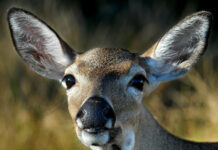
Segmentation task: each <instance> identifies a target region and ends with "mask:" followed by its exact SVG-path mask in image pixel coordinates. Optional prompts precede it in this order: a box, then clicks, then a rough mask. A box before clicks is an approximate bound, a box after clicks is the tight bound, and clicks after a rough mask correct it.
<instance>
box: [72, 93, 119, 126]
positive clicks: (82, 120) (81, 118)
mask: <svg viewBox="0 0 218 150" xmlns="http://www.w3.org/2000/svg"><path fill="white" fill-rule="evenodd" d="M115 120H116V117H115V113H114V111H113V109H112V108H111V106H110V105H109V104H108V103H107V101H106V100H105V99H104V98H101V97H91V98H89V99H88V100H87V101H86V102H85V103H84V104H83V105H82V107H81V108H80V110H79V111H78V113H77V115H76V122H77V125H78V126H79V127H80V128H82V129H105V128H112V127H113V126H114V123H115Z"/></svg>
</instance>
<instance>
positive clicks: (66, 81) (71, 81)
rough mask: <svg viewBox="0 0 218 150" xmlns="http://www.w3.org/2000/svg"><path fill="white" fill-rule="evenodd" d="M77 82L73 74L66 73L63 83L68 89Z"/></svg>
mask: <svg viewBox="0 0 218 150" xmlns="http://www.w3.org/2000/svg"><path fill="white" fill-rule="evenodd" d="M75 83H76V79H75V78H74V76H73V75H70V74H68V75H65V76H64V78H63V79H62V85H63V86H64V87H65V88H66V89H70V88H71V87H72V86H73V85H74V84H75Z"/></svg>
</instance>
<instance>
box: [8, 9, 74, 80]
mask: <svg viewBox="0 0 218 150" xmlns="http://www.w3.org/2000/svg"><path fill="white" fill-rule="evenodd" d="M8 23H9V28H10V31H11V36H12V38H13V41H14V45H15V48H16V50H17V52H18V53H19V55H20V56H21V57H22V58H23V60H24V61H25V62H26V63H27V64H28V65H29V66H30V67H31V68H32V69H33V70H34V71H36V72H37V73H38V74H40V75H42V76H45V77H47V78H51V79H57V80H60V79H61V77H62V76H63V75H64V70H65V68H66V67H67V66H68V65H70V64H71V63H72V62H73V60H74V58H75V56H76V53H75V52H74V51H73V50H72V49H71V48H70V47H69V46H68V45H67V44H66V43H65V42H64V41H63V40H62V39H61V38H60V37H59V36H58V35H57V34H56V33H55V32H54V30H53V29H51V27H49V26H48V25H47V24H45V23H44V22H43V21H41V20H40V19H38V18H37V17H36V16H35V15H33V14H31V13H30V12H27V11H25V10H22V9H18V8H12V9H10V10H9V12H8Z"/></svg>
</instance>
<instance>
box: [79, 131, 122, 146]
mask: <svg viewBox="0 0 218 150" xmlns="http://www.w3.org/2000/svg"><path fill="white" fill-rule="evenodd" d="M120 133H121V129H120V128H111V129H95V128H91V129H80V128H76V134H77V136H78V138H79V139H80V141H81V142H82V143H83V144H84V145H86V146H88V147H98V148H100V147H105V146H106V145H107V144H111V143H113V142H114V140H115V139H116V137H117V136H118V135H119V134H120Z"/></svg>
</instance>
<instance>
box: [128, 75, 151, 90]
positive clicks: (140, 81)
mask: <svg viewBox="0 0 218 150" xmlns="http://www.w3.org/2000/svg"><path fill="white" fill-rule="evenodd" d="M144 82H147V83H148V80H147V79H146V78H145V77H144V76H143V75H140V74H139V75H136V76H135V77H134V78H133V79H132V80H131V81H130V83H129V85H130V86H132V87H134V88H136V89H138V90H139V91H142V90H143V86H144Z"/></svg>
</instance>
